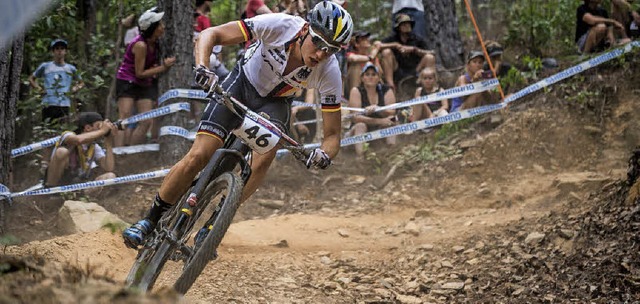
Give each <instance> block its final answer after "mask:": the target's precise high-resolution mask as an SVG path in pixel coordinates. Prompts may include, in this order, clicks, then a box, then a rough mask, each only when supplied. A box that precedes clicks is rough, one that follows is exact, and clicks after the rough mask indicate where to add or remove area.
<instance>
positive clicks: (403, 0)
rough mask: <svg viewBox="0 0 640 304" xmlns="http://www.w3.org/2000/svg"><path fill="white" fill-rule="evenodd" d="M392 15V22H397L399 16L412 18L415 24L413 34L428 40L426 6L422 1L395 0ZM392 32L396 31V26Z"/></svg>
mask: <svg viewBox="0 0 640 304" xmlns="http://www.w3.org/2000/svg"><path fill="white" fill-rule="evenodd" d="M391 13H392V15H391V18H392V19H391V20H396V17H397V16H398V14H405V15H408V16H410V17H411V19H412V20H413V21H414V22H415V26H414V27H413V33H414V34H416V35H417V36H418V37H420V38H422V39H425V38H427V22H426V21H425V18H424V5H423V4H422V1H421V0H393V7H392V8H391ZM391 30H392V31H395V30H396V27H395V26H394V27H393V28H392V29H391Z"/></svg>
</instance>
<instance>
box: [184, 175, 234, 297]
mask: <svg viewBox="0 0 640 304" xmlns="http://www.w3.org/2000/svg"><path fill="white" fill-rule="evenodd" d="M242 188H243V182H242V179H240V177H239V176H238V175H237V174H235V173H232V172H225V173H223V174H221V175H220V176H219V177H218V178H216V179H215V180H214V181H213V182H211V183H210V184H209V185H208V186H207V190H209V189H211V190H213V191H206V190H205V193H204V195H203V196H202V198H201V199H200V202H201V203H209V202H210V201H211V200H214V199H215V198H216V195H217V194H220V193H221V192H226V195H225V196H223V199H222V202H221V203H222V206H221V207H220V209H219V210H218V211H217V212H216V217H215V219H214V221H213V223H212V226H213V228H212V229H211V231H210V232H209V233H208V234H207V237H206V238H205V240H204V241H203V243H202V245H201V246H200V248H199V249H198V250H197V251H196V252H195V253H194V255H193V256H192V257H191V259H190V260H189V261H188V262H187V263H186V265H185V267H184V269H183V271H182V274H181V275H180V277H179V278H178V280H176V283H175V284H174V286H173V287H174V289H175V290H176V291H177V292H179V293H181V294H185V293H187V291H188V290H189V288H191V285H193V283H194V282H195V281H196V279H197V278H198V276H199V275H200V273H202V270H204V268H205V266H207V264H208V263H209V261H211V260H212V259H213V258H214V257H215V253H216V249H217V248H218V246H219V245H220V242H222V238H223V237H224V235H225V233H226V232H227V229H229V226H230V225H231V222H232V221H233V217H234V216H235V214H236V211H237V210H238V207H239V206H240V198H241V197H242ZM195 227H199V226H198V225H196V226H195Z"/></svg>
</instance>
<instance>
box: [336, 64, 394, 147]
mask: <svg viewBox="0 0 640 304" xmlns="http://www.w3.org/2000/svg"><path fill="white" fill-rule="evenodd" d="M360 75H361V76H360V77H361V78H362V81H361V82H360V85H359V86H357V87H353V88H352V89H351V92H350V94H349V107H353V108H363V109H365V112H364V113H365V115H356V116H354V117H353V118H352V120H351V122H352V123H353V125H352V127H351V129H350V130H349V133H348V134H347V135H346V136H357V135H360V134H364V133H367V132H369V131H373V130H377V129H381V128H388V127H391V126H393V125H396V124H397V122H396V120H395V114H396V111H395V110H385V111H376V110H377V109H378V108H380V107H384V106H388V105H391V104H394V103H396V97H395V95H394V94H393V91H392V90H390V89H389V86H387V85H385V84H383V83H382V82H381V81H382V79H381V77H380V69H379V68H378V67H377V66H376V65H375V64H373V63H372V62H367V63H366V64H365V65H364V67H363V68H362V71H361V73H360ZM385 141H386V143H387V144H388V145H395V143H396V137H395V136H390V137H387V138H385ZM355 149H356V155H357V157H358V158H359V159H361V160H363V159H364V144H362V143H360V144H355Z"/></svg>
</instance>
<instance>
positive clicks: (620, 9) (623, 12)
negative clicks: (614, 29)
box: [611, 0, 640, 38]
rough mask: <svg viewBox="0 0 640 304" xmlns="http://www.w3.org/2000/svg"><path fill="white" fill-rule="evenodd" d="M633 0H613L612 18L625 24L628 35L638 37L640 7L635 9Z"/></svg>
mask: <svg viewBox="0 0 640 304" xmlns="http://www.w3.org/2000/svg"><path fill="white" fill-rule="evenodd" d="M632 3H633V0H611V18H612V19H614V20H616V21H618V22H620V23H621V24H622V25H624V28H625V34H626V36H627V37H631V38H638V37H640V33H639V31H638V25H640V9H639V10H637V11H634V10H633V7H632V5H631V4H632ZM621 36H622V35H621Z"/></svg>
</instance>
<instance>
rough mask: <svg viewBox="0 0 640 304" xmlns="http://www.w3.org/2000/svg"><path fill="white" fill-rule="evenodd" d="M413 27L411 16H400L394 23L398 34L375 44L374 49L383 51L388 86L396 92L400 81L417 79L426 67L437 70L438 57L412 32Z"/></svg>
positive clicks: (383, 64) (383, 65)
mask: <svg viewBox="0 0 640 304" xmlns="http://www.w3.org/2000/svg"><path fill="white" fill-rule="evenodd" d="M413 26H414V21H413V19H411V17H410V16H409V15H405V14H398V15H397V16H396V18H395V22H394V28H395V29H396V33H395V34H393V35H391V36H389V37H387V38H385V39H384V40H382V42H379V41H376V43H374V47H375V48H377V49H378V50H381V51H382V71H383V74H384V77H385V79H386V82H387V85H389V86H390V87H391V88H392V89H394V90H395V89H396V84H397V83H398V82H399V81H400V80H402V79H404V78H407V77H415V76H416V75H417V74H418V72H419V71H422V69H424V68H426V67H432V68H434V69H435V68H436V57H435V56H434V55H433V52H432V51H429V50H427V43H426V42H425V41H424V40H423V39H422V38H420V37H418V36H416V35H415V34H414V33H412V32H411V29H412V28H413Z"/></svg>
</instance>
